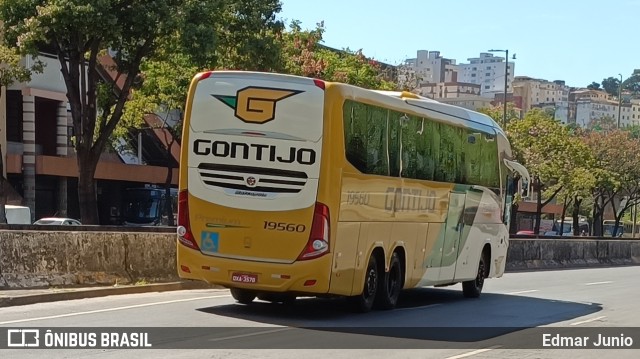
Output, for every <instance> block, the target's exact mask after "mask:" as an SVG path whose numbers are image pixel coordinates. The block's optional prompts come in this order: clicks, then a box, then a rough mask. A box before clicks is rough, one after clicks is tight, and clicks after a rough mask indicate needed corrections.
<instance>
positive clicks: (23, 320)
mask: <svg viewBox="0 0 640 359" xmlns="http://www.w3.org/2000/svg"><path fill="white" fill-rule="evenodd" d="M230 296H231V295H230V294H226V295H211V296H208V297H197V298H187V299H176V300H167V301H164V302H152V303H145V304H136V305H127V306H124V307H115V308H107V309H98V310H89V311H86V312H75V313H67V314H59V315H50V316H47V317H39V318H27V319H18V320H8V321H6V322H0V325H2V324H13V323H24V322H34V321H37V320H45V319H56V318H65V317H73V316H76V315H85V314H95V313H105V312H114V311H116V310H125V309H133V308H143V307H151V306H154V305H162V304H172V303H180V302H192V301H195V300H203V299H212V298H226V297H230Z"/></svg>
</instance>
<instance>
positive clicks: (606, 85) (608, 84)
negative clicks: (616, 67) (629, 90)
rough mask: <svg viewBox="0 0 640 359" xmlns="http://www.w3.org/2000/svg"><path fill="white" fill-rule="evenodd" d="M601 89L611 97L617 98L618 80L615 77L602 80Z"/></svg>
mask: <svg viewBox="0 0 640 359" xmlns="http://www.w3.org/2000/svg"><path fill="white" fill-rule="evenodd" d="M602 88H603V89H604V91H605V92H606V93H608V94H609V95H611V96H615V97H618V92H619V91H620V80H619V79H617V78H615V77H608V78H606V79H604V80H602Z"/></svg>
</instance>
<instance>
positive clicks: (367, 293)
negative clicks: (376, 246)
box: [349, 255, 380, 313]
mask: <svg viewBox="0 0 640 359" xmlns="http://www.w3.org/2000/svg"><path fill="white" fill-rule="evenodd" d="M379 277H380V276H379V273H378V261H377V260H376V257H375V256H374V255H371V257H369V263H368V264H367V270H366V272H365V274H364V287H363V288H362V293H360V295H357V296H354V297H349V301H350V302H351V305H352V307H353V309H354V310H355V311H356V312H360V313H366V312H369V311H371V309H372V308H373V303H374V302H375V300H376V295H377V293H378V287H379V285H380V278H379Z"/></svg>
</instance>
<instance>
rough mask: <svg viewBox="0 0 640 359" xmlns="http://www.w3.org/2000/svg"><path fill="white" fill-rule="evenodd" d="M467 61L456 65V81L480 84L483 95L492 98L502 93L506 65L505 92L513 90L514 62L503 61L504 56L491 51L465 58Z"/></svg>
mask: <svg viewBox="0 0 640 359" xmlns="http://www.w3.org/2000/svg"><path fill="white" fill-rule="evenodd" d="M467 61H469V63H467V64H459V65H457V66H456V69H457V71H458V81H460V82H466V83H473V84H478V85H481V95H482V96H483V97H490V98H494V97H495V95H496V94H499V93H504V78H505V66H507V69H506V70H507V92H508V93H509V92H513V87H512V82H513V78H514V71H515V64H514V63H513V62H509V63H508V64H507V63H506V62H505V59H504V57H499V56H494V55H493V54H492V53H485V52H483V53H480V56H479V57H474V58H469V59H467Z"/></svg>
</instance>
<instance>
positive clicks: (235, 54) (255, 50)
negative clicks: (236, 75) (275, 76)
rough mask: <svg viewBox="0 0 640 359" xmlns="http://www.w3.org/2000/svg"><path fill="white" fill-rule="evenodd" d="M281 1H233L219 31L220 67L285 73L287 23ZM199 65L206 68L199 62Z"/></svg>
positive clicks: (229, 4)
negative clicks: (284, 19)
mask: <svg viewBox="0 0 640 359" xmlns="http://www.w3.org/2000/svg"><path fill="white" fill-rule="evenodd" d="M281 9H282V5H281V3H280V1H279V0H243V1H232V2H229V3H228V4H227V6H226V7H225V8H224V11H221V14H220V18H221V20H220V21H218V24H217V26H216V28H215V30H216V31H215V34H216V38H217V44H218V46H217V50H216V57H217V59H216V63H215V65H216V66H215V67H216V68H224V69H235V70H251V71H276V72H282V71H283V70H284V64H283V59H282V36H283V31H284V24H283V22H282V21H281V20H278V19H276V14H277V13H279V12H280V11H281ZM195 64H196V65H202V63H199V62H197V61H196V63H195Z"/></svg>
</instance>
